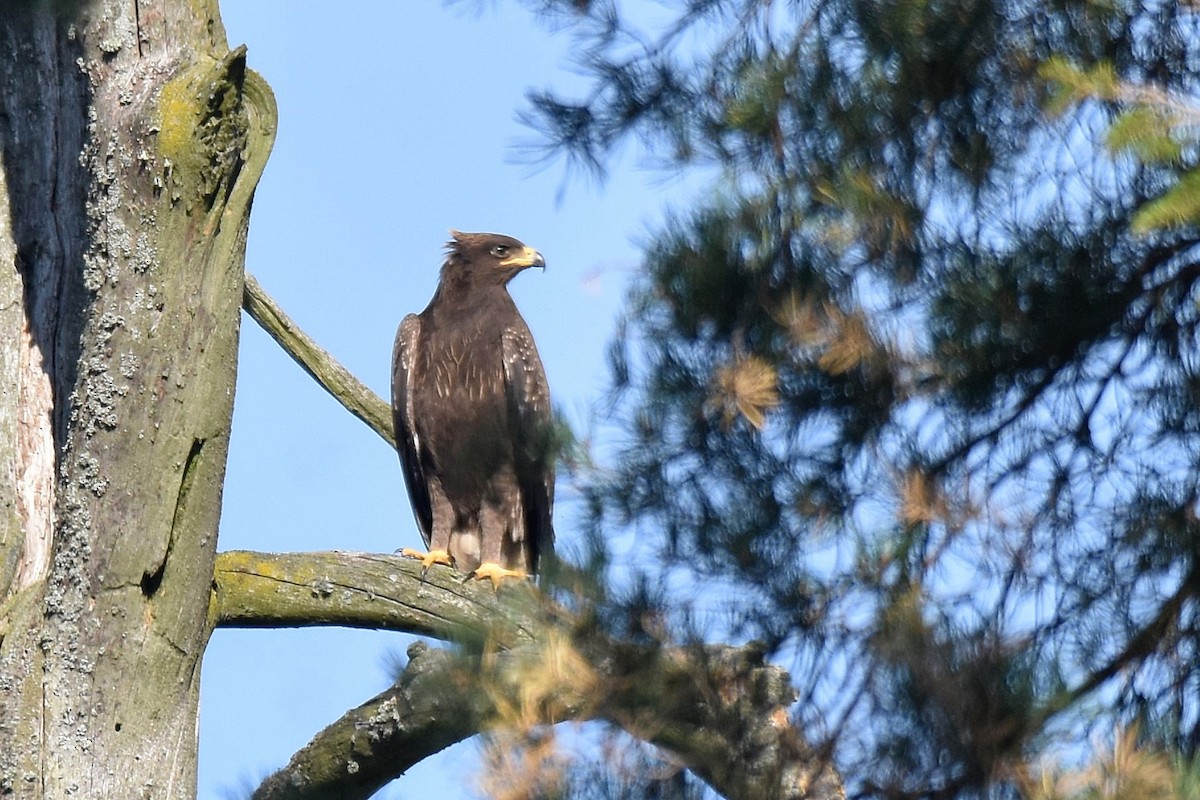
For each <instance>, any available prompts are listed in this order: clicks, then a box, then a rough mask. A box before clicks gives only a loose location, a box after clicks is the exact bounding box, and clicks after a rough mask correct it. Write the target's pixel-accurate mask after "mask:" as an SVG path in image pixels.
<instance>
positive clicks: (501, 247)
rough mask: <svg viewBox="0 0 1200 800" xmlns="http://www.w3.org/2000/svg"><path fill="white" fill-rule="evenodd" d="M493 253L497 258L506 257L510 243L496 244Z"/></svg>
mask: <svg viewBox="0 0 1200 800" xmlns="http://www.w3.org/2000/svg"><path fill="white" fill-rule="evenodd" d="M492 255H494V256H495V257H496V258H504V257H505V256H506V255H508V245H506V244H498V245H496V246H495V247H493V248H492Z"/></svg>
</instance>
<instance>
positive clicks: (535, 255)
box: [500, 247, 546, 270]
mask: <svg viewBox="0 0 1200 800" xmlns="http://www.w3.org/2000/svg"><path fill="white" fill-rule="evenodd" d="M500 266H502V267H520V268H521V269H525V268H526V267H537V268H538V269H540V270H545V269H546V259H544V258H542V254H541V253H539V252H538V251H537V250H534V249H533V248H532V247H526V248H525V249H524V250H522V251H521V252H520V253H517V254H516V255H514V256H510V257H509V258H507V259H505V260H504V261H501V262H500Z"/></svg>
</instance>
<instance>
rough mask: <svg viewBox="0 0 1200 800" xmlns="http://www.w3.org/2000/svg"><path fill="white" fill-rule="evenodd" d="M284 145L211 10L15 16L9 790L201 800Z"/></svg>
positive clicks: (0, 420)
mask: <svg viewBox="0 0 1200 800" xmlns="http://www.w3.org/2000/svg"><path fill="white" fill-rule="evenodd" d="M273 130H274V104H273V101H272V99H271V96H270V92H269V90H267V88H266V87H265V85H263V84H262V82H261V81H260V80H259V79H258V78H257V77H256V76H254V75H253V74H250V73H247V71H246V68H245V59H244V53H243V52H241V51H235V52H230V51H229V49H228V45H227V44H226V41H225V33H224V29H223V28H222V26H221V23H220V19H219V16H218V11H217V4H216V0H157V2H146V1H143V2H135V1H134V0H94V1H90V2H68V3H62V2H60V3H57V4H52V3H48V2H36V1H34V0H27V1H26V2H21V3H14V2H9V3H6V6H5V9H4V11H3V13H0V326H2V330H3V332H2V333H0V598H2V600H0V794H10V793H11V794H13V795H14V796H16V797H22V798H26V797H28V798H42V797H46V798H49V797H56V798H61V797H70V796H75V797H96V798H99V797H121V798H131V797H138V798H174V797H192V796H194V794H195V764H196V741H195V739H196V713H197V700H198V688H199V666H200V658H201V655H202V653H203V651H204V647H205V644H206V643H207V640H208V636H209V632H210V630H211V622H210V620H209V618H208V609H209V596H210V583H211V580H212V563H213V557H214V551H215V547H216V532H217V520H218V516H219V513H220V498H221V484H222V480H223V477H224V470H225V455H226V448H227V443H228V435H229V427H230V416H231V411H232V401H233V388H234V378H235V372H236V364H237V336H238V313H239V312H238V310H239V307H240V304H241V296H242V268H243V257H244V250H245V234H246V223H247V215H248V213H249V207H250V202H251V198H252V195H253V190H254V185H255V183H256V182H257V180H258V177H259V175H260V174H261V171H262V167H263V165H264V163H265V160H266V155H267V152H268V151H269V149H270V142H271V136H272V135H273Z"/></svg>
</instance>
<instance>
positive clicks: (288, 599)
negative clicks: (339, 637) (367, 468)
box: [213, 550, 544, 647]
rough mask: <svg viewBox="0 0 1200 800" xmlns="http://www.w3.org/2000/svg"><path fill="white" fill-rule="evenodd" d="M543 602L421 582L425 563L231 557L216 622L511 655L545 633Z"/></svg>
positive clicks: (221, 576)
mask: <svg viewBox="0 0 1200 800" xmlns="http://www.w3.org/2000/svg"><path fill="white" fill-rule="evenodd" d="M539 602H540V601H539V596H538V594H537V592H536V591H535V590H534V589H533V587H530V586H521V585H506V586H504V587H503V589H502V590H501V591H500V592H499V593H497V592H496V591H494V590H493V589H492V587H491V584H489V583H486V582H483V581H464V580H463V577H462V576H461V575H460V574H459V573H457V572H455V571H454V570H452V569H450V568H449V567H441V566H434V567H432V568H430V570H429V571H428V572H427V573H426V574H425V575H424V577H422V575H421V564H420V562H419V561H416V560H415V559H411V558H401V557H399V556H391V555H381V554H375V553H344V552H337V551H334V552H324V553H255V552H250V551H245V550H230V551H226V552H224V553H218V554H217V561H216V565H215V566H214V568H213V612H214V614H213V616H214V619H215V621H216V625H217V626H218V627H226V628H264V627H271V628H279V627H309V626H315V625H341V626H345V627H350V628H373V629H377V630H394V631H405V632H407V633H415V634H420V635H422V636H433V637H436V638H439V639H454V640H456V641H463V640H481V639H482V638H483V637H484V636H487V637H490V638H491V639H492V640H493V641H495V642H497V643H498V644H499V645H501V646H504V647H511V646H515V645H518V644H522V643H527V642H530V641H532V640H533V639H534V638H535V635H534V631H536V630H538V629H539V628H541V627H543V626H544V622H543V621H542V614H541V612H540V611H539V610H538V603H539Z"/></svg>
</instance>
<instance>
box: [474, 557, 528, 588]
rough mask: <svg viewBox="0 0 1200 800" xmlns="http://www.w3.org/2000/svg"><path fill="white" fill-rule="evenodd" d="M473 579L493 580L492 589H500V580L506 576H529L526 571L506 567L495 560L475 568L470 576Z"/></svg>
mask: <svg viewBox="0 0 1200 800" xmlns="http://www.w3.org/2000/svg"><path fill="white" fill-rule="evenodd" d="M469 577H470V578H471V579H472V580H477V581H481V580H484V579H487V580H490V581H491V582H492V589H494V590H495V591H500V581H502V580H504V579H505V578H527V577H529V576H528V575H526V574H525V573H524V572H522V571H520V570H516V569H506V568H505V567H502V566H500V565H499V564H496V563H494V562H490V561H489V562H488V563H486V564H480V565H479V566H478V567H476V568H475V571H474V572H472V573H471V575H470V576H469Z"/></svg>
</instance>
